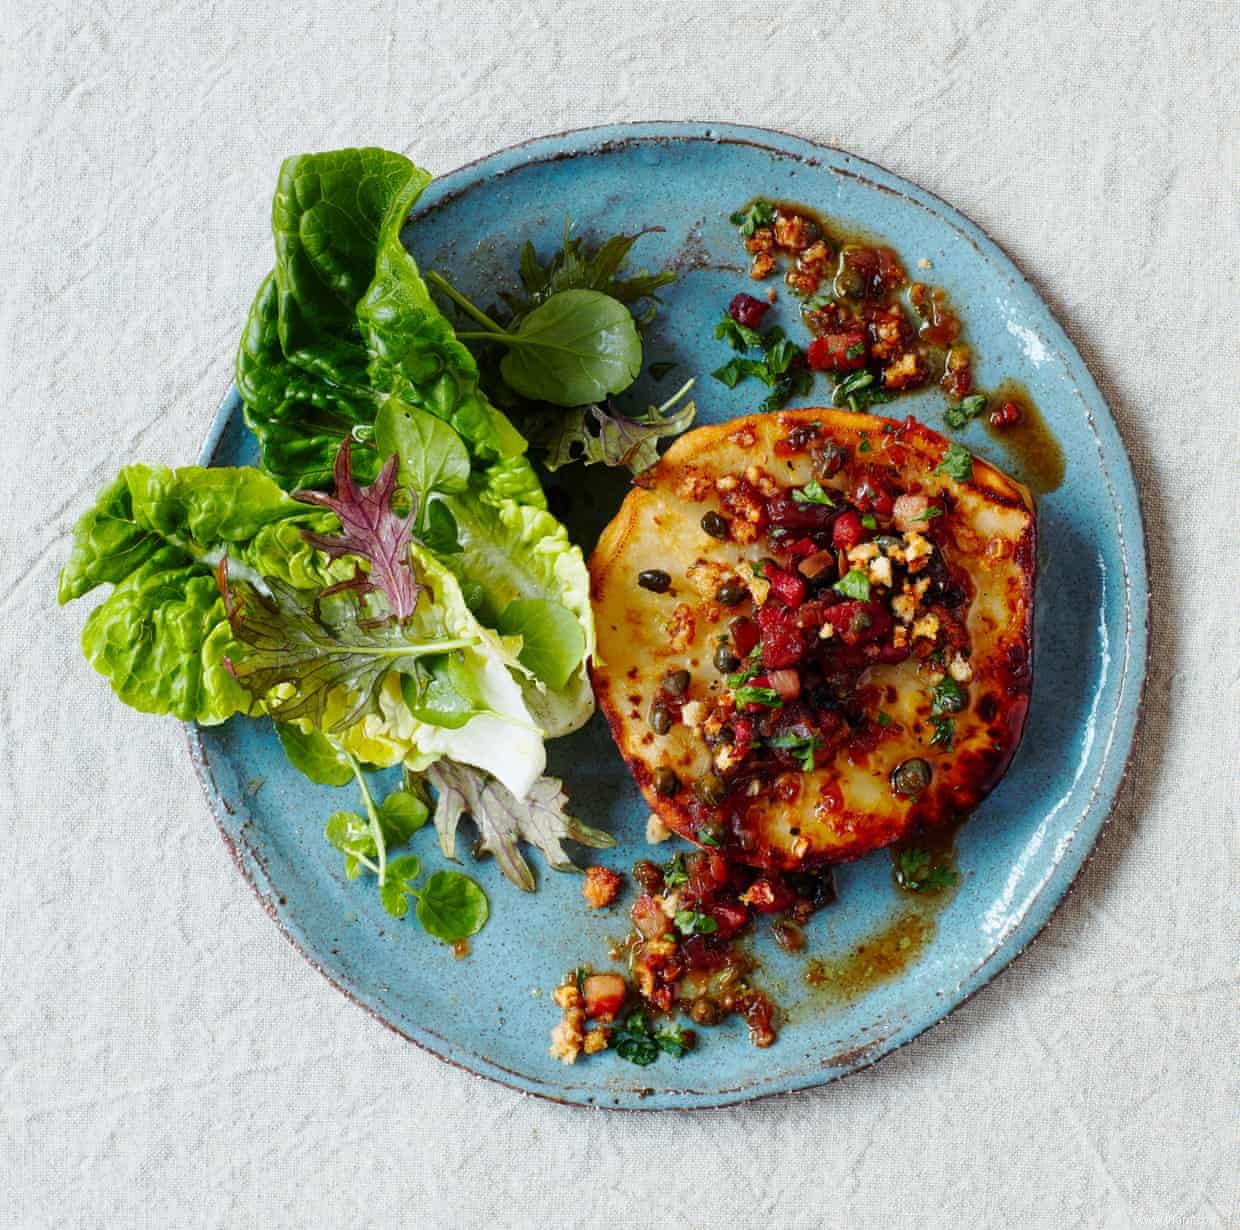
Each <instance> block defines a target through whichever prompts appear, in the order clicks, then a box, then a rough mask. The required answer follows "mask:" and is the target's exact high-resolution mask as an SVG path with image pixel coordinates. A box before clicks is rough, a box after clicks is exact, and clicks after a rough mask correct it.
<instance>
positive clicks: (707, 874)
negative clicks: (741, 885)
mask: <svg viewBox="0 0 1240 1230" xmlns="http://www.w3.org/2000/svg"><path fill="white" fill-rule="evenodd" d="M686 866H687V869H688V872H689V883H688V884H687V885H685V894H684V895H685V896H686V897H687V898H689V899H691V900H694V901H700V900H702V899H703V898H705V897H709V896H711V895H712V894H714V893H717V892H718V891H719V890H720V889H721V888H723V887H725V886H726V885H727V882H728V874H729V869H728V860H727V859H726V858H724V857H723V855H722V854H720V853H719V851H718V850H702V851H700V852H699V853H697V854H693V855H690V857H689V860H688V862H687V864H686Z"/></svg>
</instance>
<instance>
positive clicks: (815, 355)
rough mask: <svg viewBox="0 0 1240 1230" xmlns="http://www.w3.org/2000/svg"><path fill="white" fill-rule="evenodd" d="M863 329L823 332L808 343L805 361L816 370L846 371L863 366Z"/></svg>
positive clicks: (864, 347) (864, 348)
mask: <svg viewBox="0 0 1240 1230" xmlns="http://www.w3.org/2000/svg"><path fill="white" fill-rule="evenodd" d="M865 357H866V344H865V330H864V329H845V330H843V331H842V332H839V333H824V334H822V336H821V337H816V338H814V340H813V341H812V342H810V344H809V349H808V350H807V351H806V352H805V361H806V362H807V363H808V364H809V365H810V367H812V368H813V369H814V371H816V372H848V371H854V370H855V369H856V368H859V367H864V366H865Z"/></svg>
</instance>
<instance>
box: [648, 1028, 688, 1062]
mask: <svg viewBox="0 0 1240 1230" xmlns="http://www.w3.org/2000/svg"><path fill="white" fill-rule="evenodd" d="M654 1040H655V1043H656V1045H657V1046H658V1048H659V1050H661V1051H662V1052H663V1053H664V1054H665V1055H671V1057H672V1058H673V1059H681V1058H683V1057H684V1056H685V1055H687V1054H688V1053H689V1040H688V1038H686V1037H685V1031H684V1030H683V1029H681V1028H680V1027H679V1026H668V1027H667V1028H665V1029H659V1030H656V1031H655V1034H654Z"/></svg>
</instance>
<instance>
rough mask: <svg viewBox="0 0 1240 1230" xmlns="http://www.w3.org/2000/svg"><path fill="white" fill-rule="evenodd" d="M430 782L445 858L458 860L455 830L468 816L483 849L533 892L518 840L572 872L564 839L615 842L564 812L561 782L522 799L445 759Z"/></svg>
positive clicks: (549, 782) (545, 781)
mask: <svg viewBox="0 0 1240 1230" xmlns="http://www.w3.org/2000/svg"><path fill="white" fill-rule="evenodd" d="M426 780H427V781H428V782H429V783H430V785H431V786H432V787H434V789H435V794H436V798H435V811H434V815H433V819H434V822H435V828H436V830H437V831H438V834H439V845H440V848H441V849H442V850H443V852H444V854H445V855H446V856H447V857H448V858H454V857H455V851H456V831H457V827H458V825H459V823H460V820H461V817H462V816H469V817H470V818H471V819H472V820H473V822H474V824H475V825H476V826H477V828H478V833H479V844H480V847H481V848H482V849H483V850H487V851H489V852H490V853H491V854H493V855H494V856H495V861H496V862H497V863H498V864H499V867H500V870H501V871H502V872H503V873H504V875H506V876H507V877H508V878H509V879H510V880H511V881H512V882H513V883H514V884H515V885H516V886H517V887H518V888H521V889H524V890H525V891H526V892H533V891H534V873H533V872H532V871H531V870H530V867H529V864H528V863H527V862H526V861H525V859H524V858H523V857H522V856H521V852H520V850H519V849H518V848H517V847H518V842H521V841H526V842H529V844H530V845H532V846H534V847H535V848H536V849H537V850H539V851H540V852H541V853H542V855H543V857H544V858H545V859H546V860H547V862H548V864H549V865H550V866H551V867H553V868H555V869H556V870H557V871H570V870H573V869H574V865H573V862H572V860H571V859H570V858H569V857H568V855H567V854H566V853H565V851H564V847H563V845H562V844H561V843H562V842H563V841H565V840H571V841H575V842H578V843H579V844H581V845H583V846H591V847H593V848H595V849H606V848H609V847H611V846H614V845H615V844H616V842H615V838H614V837H612V836H611V835H610V834H608V833H604V832H602V831H601V830H600V829H596V828H591V827H590V826H589V825H587V824H583V823H582V822H581V821H580V820H577V819H575V818H574V817H572V816H570V815H568V814H567V812H565V810H564V808H565V806H566V804H567V803H568V798H567V796H566V795H565V793H564V790H563V787H562V786H561V784H560V782H559V780H558V779H557V778H554V777H540V778H539V779H538V780H537V781H536V782H535V783H534V785H533V786H532V787H531V788H530V789H529V791H528V792H527V794H526V795H525V797H524V798H521V799H518V798H517V797H516V796H514V795H513V794H512V793H511V792H510V791H509V790H507V789H505V787H504V786H503V784H502V783H500V782H499V781H497V780H496V779H495V778H493V777H491V776H490V775H489V774H487V773H483V772H481V771H479V770H478V769H475V768H472V767H471V766H469V765H463V764H455V763H453V762H451V761H447V760H441V761H438V762H437V763H436V764H433V765H431V767H430V768H429V769H428V770H427V772H426Z"/></svg>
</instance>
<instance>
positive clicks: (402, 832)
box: [379, 790, 431, 871]
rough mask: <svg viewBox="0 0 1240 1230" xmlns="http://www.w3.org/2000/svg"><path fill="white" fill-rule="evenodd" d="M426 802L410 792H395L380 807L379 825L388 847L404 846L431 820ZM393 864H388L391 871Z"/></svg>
mask: <svg viewBox="0 0 1240 1230" xmlns="http://www.w3.org/2000/svg"><path fill="white" fill-rule="evenodd" d="M430 815H431V812H430V808H429V807H427V805H426V803H425V801H424V800H422V799H420V798H418V796H417V795H416V794H412V793H410V792H409V791H408V790H394V791H393V792H392V793H391V794H389V795H388V796H387V798H386V799H384V800H383V802H382V803H381V804H380V806H379V823H380V825H381V826H382V827H383V836H384V839H385V840H386V841H387V843H388V846H389V847H391V846H400V845H404V843H405V842H407V841H408V840H409V838H410V837H412V836H413V835H414V833H416V832H417V831H418V829H420V828H421V827H422V826H423V825H424V824H425V823H426V822H427V820H429V819H430ZM391 867H392V864H391V863H389V864H388V869H389V871H390V870H391Z"/></svg>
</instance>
